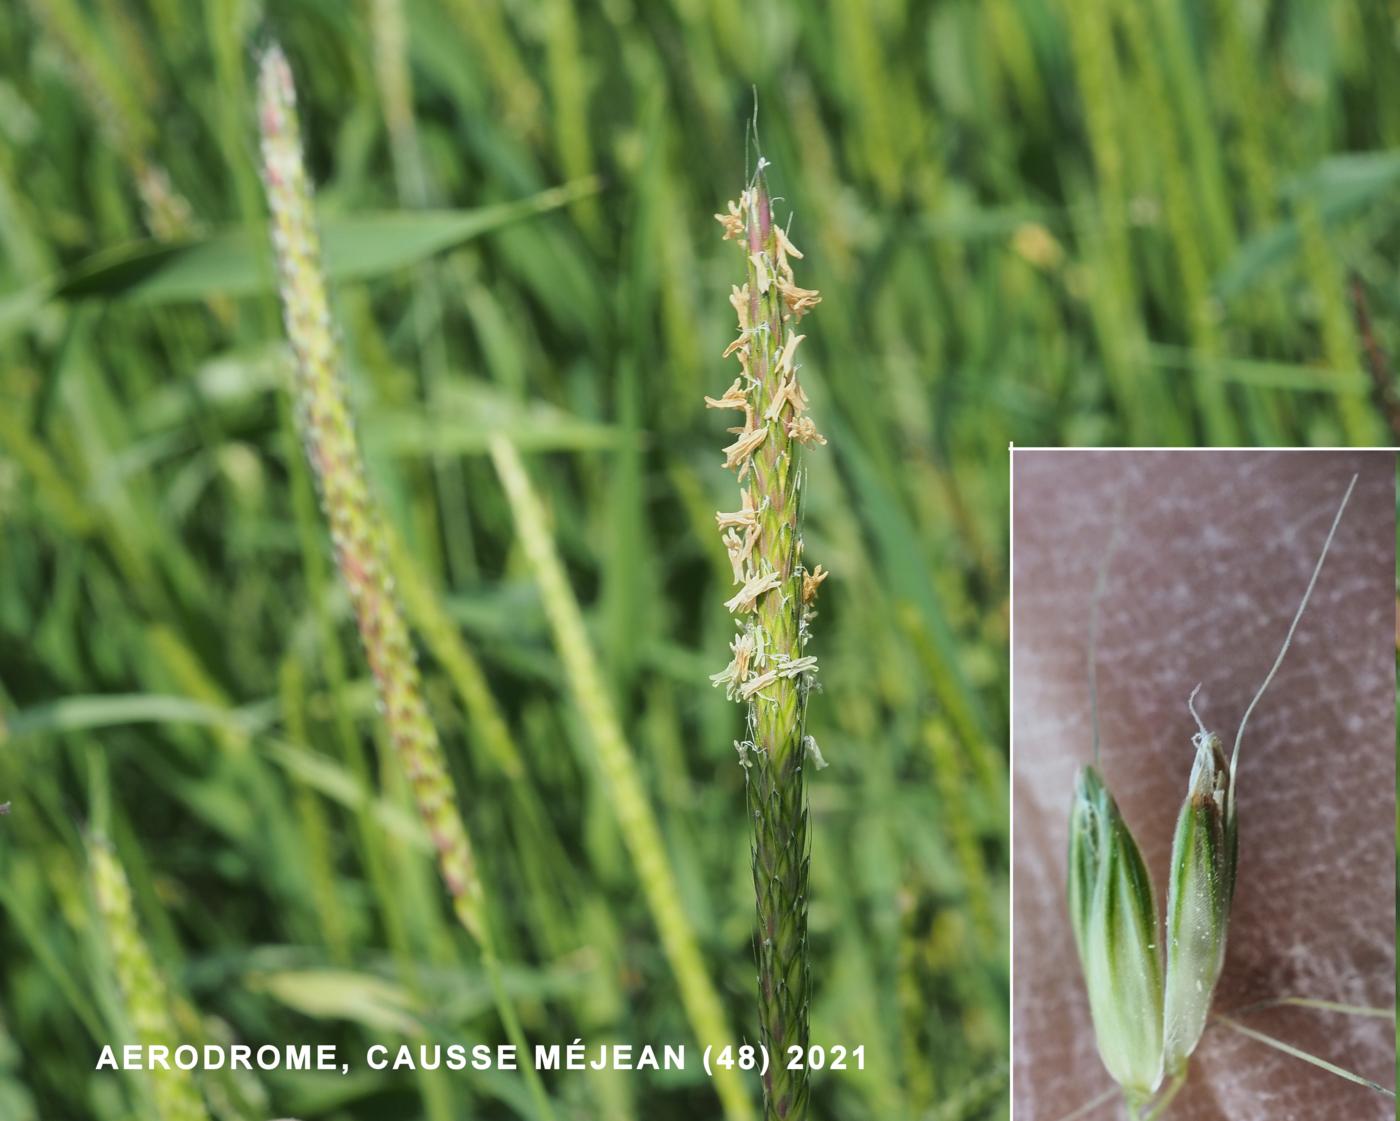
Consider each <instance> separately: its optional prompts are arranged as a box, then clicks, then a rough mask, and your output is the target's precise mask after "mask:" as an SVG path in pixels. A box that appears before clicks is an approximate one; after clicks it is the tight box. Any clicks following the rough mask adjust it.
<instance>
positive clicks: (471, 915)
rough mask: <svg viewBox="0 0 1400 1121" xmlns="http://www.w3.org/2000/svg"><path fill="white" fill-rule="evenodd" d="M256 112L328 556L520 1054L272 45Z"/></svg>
mask: <svg viewBox="0 0 1400 1121" xmlns="http://www.w3.org/2000/svg"><path fill="white" fill-rule="evenodd" d="M258 120H259V126H260V130H261V142H262V157H263V179H264V183H265V185H266V191H267V201H268V209H269V210H270V212H271V217H272V241H273V248H274V250H275V254H276V258H277V269H278V275H279V281H280V283H279V290H280V294H281V299H282V310H283V318H284V320H285V323H286V328H287V335H288V337H289V338H290V340H291V344H292V350H293V352H294V354H295V356H296V375H295V377H296V400H297V420H298V425H299V427H300V430H301V434H302V440H303V443H304V445H305V448H306V455H307V458H308V459H309V460H310V461H311V466H312V469H313V471H314V473H315V476H316V481H317V484H318V487H319V491H320V498H321V507H322V509H323V511H324V512H325V515H326V520H327V521H328V522H329V523H330V530H331V540H332V543H333V544H334V547H335V557H336V564H337V566H338V567H339V569H340V573H341V577H342V578H343V579H344V581H345V585H346V587H347V589H348V590H349V593H350V600H351V604H352V605H353V608H354V612H355V621H356V623H357V625H358V627H359V632H360V638H361V641H362V643H363V645H364V649H365V655H366V657H367V658H368V660H369V664H370V670H371V672H372V674H373V676H374V684H375V690H376V692H377V694H378V697H379V703H380V709H381V712H382V714H383V717H384V721H385V724H386V725H387V726H388V730H389V737H390V740H391V741H392V743H393V747H394V751H395V753H396V755H397V757H398V760H399V763H400V765H401V766H402V767H403V769H404V772H405V773H406V775H407V776H408V779H409V783H410V785H411V787H412V790H413V797H414V801H415V803H416V805H417V808H418V814H419V816H420V817H421V818H422V819H423V822H424V824H425V825H426V826H427V828H428V832H429V835H430V836H431V838H432V842H433V847H434V849H435V850H436V852H437V864H438V871H439V874H440V875H441V877H442V881H443V884H444V886H445V887H446V888H447V892H448V895H449V896H450V897H451V900H452V908H453V911H454V912H455V914H456V916H457V919H458V921H460V922H461V924H462V926H463V927H464V928H465V929H466V930H467V932H468V933H469V934H470V935H471V936H472V938H473V939H474V940H475V941H476V943H477V945H478V946H479V947H480V949H481V954H482V964H483V967H484V968H485V969H486V972H487V974H488V978H489V980H490V982H491V984H492V988H493V992H494V996H495V1000H496V1006H497V1010H498V1012H499V1013H500V1016H501V1019H502V1023H503V1024H504V1026H505V1028H506V1031H507V1034H508V1035H509V1036H510V1037H511V1039H512V1041H513V1042H514V1043H515V1044H516V1045H517V1047H518V1048H519V1050H520V1051H521V1052H522V1053H523V1052H525V1050H526V1045H525V1040H524V1033H523V1032H522V1031H521V1029H520V1026H519V1022H518V1019H517V1017H516V1014H515V1010H514V1007H513V1005H512V1004H511V1003H510V1001H509V1000H508V998H507V997H506V996H505V991H504V987H503V983H502V981H501V977H500V970H499V966H498V962H497V958H496V952H495V948H494V945H493V941H492V938H491V934H490V929H489V926H488V924H487V921H486V916H485V898H484V895H485V893H484V890H483V887H482V883H481V879H480V877H479V875H478V872H477V866H476V860H475V857H474V855H473V852H472V847H471V842H470V840H469V839H468V837H467V832H466V829H465V827H464V826H463V824H462V819H461V815H460V814H459V812H458V809H457V792H456V789H455V786H454V784H453V782H452V778H451V775H450V774H449V773H448V770H447V763H446V759H445V757H444V755H443V750H442V745H441V743H440V741H439V739H438V734H437V729H436V727H435V726H434V724H433V721H432V718H431V716H430V715H429V713H428V708H427V704H426V703H425V701H424V698H423V686H422V681H421V679H420V676H419V672H418V665H417V662H416V660H415V658H414V653H413V647H412V645H411V643H410V640H409V632H408V626H407V624H406V623H405V621H404V616H403V614H402V612H401V611H400V609H399V604H398V600H397V597H396V596H395V592H394V586H393V580H392V578H391V576H390V560H389V542H388V535H387V533H386V531H385V530H384V528H383V526H382V525H381V524H380V518H379V512H378V510H377V508H376V506H375V503H374V500H373V497H372V496H371V494H370V491H369V486H368V483H367V481H366V476H365V470H364V463H363V460H362V458H361V455H360V448H359V442H358V440H357V438H356V435H355V429H354V423H353V418H352V416H351V413H350V402H349V398H348V396H347V394H346V388H345V383H344V380H343V377H342V374H341V368H340V354H339V346H338V344H337V341H336V338H335V333H334V330H333V326H332V320H331V315H330V306H329V302H328V299H327V293H326V280H325V275H324V273H323V271H322V268H321V251H320V242H319V238H318V235H317V232H316V227H315V222H314V219H313V213H312V203H311V186H310V183H309V181H308V179H307V175H306V167H305V164H304V162H303V159H302V146H301V132H300V126H299V124H298V121H297V114H296V94H295V89H294V86H293V83H292V73H291V68H290V67H289V66H288V64H287V59H286V57H285V55H283V53H282V51H281V49H280V48H278V47H276V46H273V47H272V48H270V49H269V50H268V51H267V53H266V54H264V55H263V58H262V62H261V65H260V67H259V74H258ZM521 1069H522V1072H523V1074H524V1076H525V1080H526V1082H527V1083H528V1084H529V1086H530V1089H531V1092H532V1095H533V1098H534V1102H535V1106H536V1110H537V1112H538V1113H539V1114H540V1116H542V1117H549V1116H552V1110H551V1108H550V1106H549V1103H548V1099H547V1098H546V1097H545V1095H544V1090H543V1086H542V1085H541V1083H540V1081H539V1076H538V1075H537V1074H536V1073H535V1071H534V1068H533V1066H531V1065H529V1064H525V1065H523V1066H522V1068H521Z"/></svg>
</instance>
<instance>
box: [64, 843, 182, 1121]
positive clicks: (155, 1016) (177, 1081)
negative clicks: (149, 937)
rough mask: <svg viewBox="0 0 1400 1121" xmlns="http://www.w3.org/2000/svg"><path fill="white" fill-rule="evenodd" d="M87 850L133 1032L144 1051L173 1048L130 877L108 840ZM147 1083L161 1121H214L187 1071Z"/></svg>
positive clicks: (158, 1075) (165, 999) (152, 1076)
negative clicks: (158, 1047) (144, 1048)
mask: <svg viewBox="0 0 1400 1121" xmlns="http://www.w3.org/2000/svg"><path fill="white" fill-rule="evenodd" d="M87 850H88V851H87V856H88V873H89V876H90V879H91V883H92V895H93V900H94V902H95V903H96V905H97V914H98V918H99V920H100V921H101V930H102V935H103V942H104V943H105V945H106V947H107V950H108V953H109V955H110V959H111V965H112V972H113V973H114V975H115V976H116V980H117V985H118V987H119V989H120V990H121V996H122V1005H123V1008H124V1010H125V1013H126V1016H127V1019H128V1021H129V1023H130V1025H131V1030H132V1031H133V1032H135V1033H136V1041H137V1042H139V1043H140V1044H141V1045H143V1046H148V1047H149V1046H152V1045H163V1046H166V1047H173V1046H174V1045H175V1042H176V1041H177V1040H178V1039H179V1034H178V1032H177V1031H176V1027H175V1021H174V1018H173V1017H172V1015H171V1011H170V994H169V990H168V989H167V988H166V986H165V981H164V979H163V978H162V977H161V975H160V970H159V969H157V968H156V963H155V959H154V958H153V957H152V956H151V949H150V947H149V946H148V945H147V944H146V939H145V938H144V937H143V936H142V934H141V928H140V925H139V924H138V922H137V919H136V908H135V905H134V904H133V902H132V899H131V884H130V883H129V882H128V880H127V878H126V872H125V870H124V869H123V868H122V866H121V862H120V861H118V859H117V854H116V853H115V852H114V851H113V850H112V846H111V844H110V842H108V841H107V840H106V839H105V838H102V837H95V836H94V837H89V838H88V841H87ZM143 1080H144V1081H145V1082H146V1084H147V1085H148V1086H149V1089H150V1095H151V1104H152V1105H153V1106H154V1107H155V1116H156V1121H209V1113H208V1112H207V1111H206V1110H205V1108H204V1099H203V1098H202V1097H201V1096H200V1092H199V1088H198V1086H196V1085H195V1081H194V1076H193V1075H192V1074H191V1073H190V1072H189V1071H188V1070H182V1069H180V1068H179V1067H178V1066H176V1067H172V1068H171V1069H169V1070H152V1071H149V1072H147V1074H146V1075H144V1076H143Z"/></svg>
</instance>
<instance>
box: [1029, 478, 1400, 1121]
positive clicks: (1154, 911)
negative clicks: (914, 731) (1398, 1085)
mask: <svg viewBox="0 0 1400 1121" xmlns="http://www.w3.org/2000/svg"><path fill="white" fill-rule="evenodd" d="M1395 466H1396V464H1395V457H1394V455H1393V454H1392V453H1390V452H1384V451H1348V452H1323V451H1302V450H1298V451H1258V452H1255V451H1228V450H1218V451H1214V450H1182V451H1049V450H1046V451H1040V450H1027V451H1015V452H1013V455H1012V487H1013V493H1012V533H1013V547H1012V589H1013V601H1012V734H1013V741H1012V814H1013V836H1012V854H1013V855H1012V860H1013V865H1012V885H1013V902H1012V919H1013V936H1012V954H1013V963H1012V965H1013V984H1012V990H1013V997H1012V1005H1013V1008H1012V1012H1013V1057H1012V1058H1013V1061H1012V1079H1013V1081H1012V1102H1013V1116H1014V1117H1015V1118H1016V1119H1017V1121H1067V1119H1069V1118H1076V1119H1077V1118H1086V1119H1095V1118H1101V1119H1108V1118H1121V1117H1124V1116H1128V1117H1131V1118H1135V1119H1142V1121H1146V1119H1148V1118H1161V1119H1162V1121H1217V1119H1225V1118H1250V1117H1272V1118H1280V1117H1299V1118H1304V1117H1324V1116H1325V1117H1349V1118H1357V1119H1367V1118H1375V1119H1377V1121H1379V1119H1380V1118H1391V1117H1393V1116H1394V1113H1395V1100H1394V1087H1395V1020H1394V1008H1395V742H1396V732H1395V704H1396V697H1395V665H1396V662H1395V656H1396V571H1395V508H1396V490H1395Z"/></svg>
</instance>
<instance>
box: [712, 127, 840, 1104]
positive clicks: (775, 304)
mask: <svg viewBox="0 0 1400 1121" xmlns="http://www.w3.org/2000/svg"><path fill="white" fill-rule="evenodd" d="M757 112H758V107H757V99H755V106H754V113H755V117H756V116H757ZM767 166H768V162H767V161H766V160H765V159H764V158H763V157H762V156H761V155H760V156H759V157H758V165H757V170H756V171H755V173H754V176H753V179H752V180H751V181H750V183H749V186H748V187H747V188H746V189H745V190H744V192H743V194H741V195H740V197H739V201H738V202H730V203H729V205H728V208H727V209H726V211H725V212H724V213H721V214H716V215H715V219H716V220H717V221H718V222H719V224H720V226H721V227H722V228H723V231H724V238H725V240H732V241H735V242H737V243H738V244H739V247H740V249H741V251H742V253H743V255H744V260H745V270H746V278H745V282H744V284H743V285H742V286H739V287H735V288H734V289H733V290H732V292H731V295H730V303H731V304H732V305H733V307H734V310H735V311H736V312H737V313H738V317H739V335H738V337H737V338H736V339H735V340H734V341H733V342H732V343H730V345H729V348H728V349H727V350H726V351H725V356H726V357H727V356H728V355H730V354H733V355H736V356H737V358H738V360H739V367H740V376H739V377H738V378H736V379H735V381H734V383H733V384H732V385H731V386H730V387H729V389H727V390H726V391H725V392H724V394H723V395H722V396H720V397H718V398H714V397H706V398H705V405H706V407H707V408H713V409H733V410H735V411H738V412H741V413H742V414H743V418H744V419H743V424H742V425H740V426H738V427H735V428H731V429H730V430H729V431H730V432H731V433H732V434H734V435H735V436H736V439H735V441H734V442H733V443H732V444H731V445H730V446H729V447H727V448H726V449H725V466H726V467H732V468H734V469H735V471H736V472H737V473H738V477H739V483H740V486H741V494H740V509H739V510H738V511H737V512H734V513H724V512H720V513H719V514H717V515H716V520H717V522H718V524H719V528H720V530H721V533H722V540H723V541H724V545H725V548H726V550H727V551H728V553H729V560H730V564H731V566H732V568H733V573H734V583H735V584H738V585H740V587H739V591H738V592H737V593H736V594H735V595H734V596H733V598H731V599H730V600H729V601H728V602H727V603H726V604H725V606H726V607H727V608H729V610H730V611H731V612H733V613H734V615H735V622H736V625H737V627H738V633H737V634H736V635H735V638H734V641H733V644H732V646H731V650H732V652H733V655H734V656H733V658H732V659H731V660H730V662H729V665H728V666H726V667H725V668H724V670H722V671H721V672H720V673H717V674H714V675H712V677H711V679H710V680H711V681H712V682H713V683H714V684H715V685H724V686H725V691H726V693H727V695H728V696H729V697H730V698H731V699H739V700H742V701H744V702H745V703H746V706H747V721H748V726H747V735H748V740H747V741H746V742H745V743H743V744H741V745H740V759H741V761H742V763H743V765H744V781H745V788H746V790H747V796H748V803H749V812H750V814H751V815H752V818H753V829H754V834H753V882H754V892H755V896H756V900H757V911H758V916H757V918H758V937H757V938H756V939H755V947H756V951H757V956H758V985H759V1023H760V1029H761V1034H762V1038H763V1042H764V1044H765V1045H766V1046H767V1048H768V1054H769V1066H768V1070H767V1072H766V1073H765V1074H764V1076H763V1090H764V1109H765V1116H766V1117H768V1118H770V1119H779V1121H796V1119H801V1118H805V1117H807V1107H808V1096H809V1089H808V1080H807V1074H806V1071H805V1069H797V1070H793V1069H789V1064H788V1062H787V1058H786V1056H787V1055H788V1050H789V1048H791V1047H793V1046H799V1047H801V1048H802V1050H803V1053H805V1052H806V1049H807V1037H808V1003H809V1001H810V993H811V983H810V968H811V966H810V954H809V950H808V945H807V879H808V870H809V867H808V866H809V862H810V849H811V836H810V824H809V820H808V816H807V792H806V787H805V774H806V766H807V760H808V756H809V754H810V755H811V757H812V758H813V760H814V761H815V760H820V759H821V756H820V752H818V751H816V750H815V741H814V740H812V741H811V743H812V746H813V749H814V750H812V751H811V752H809V751H808V750H807V746H806V745H807V742H808V741H809V740H810V737H808V736H806V731H805V724H806V711H807V693H808V690H809V689H810V688H811V682H812V679H813V677H814V676H815V675H816V672H817V662H816V658H814V657H812V656H810V655H804V654H803V648H804V647H805V646H806V644H807V640H808V638H809V637H810V632H809V623H810V620H811V618H812V617H813V615H814V612H813V611H812V609H811V604H812V603H813V601H814V600H815V599H816V595H817V589H818V588H819V587H820V585H821V583H822V581H823V580H825V579H826V572H825V570H824V569H822V568H821V567H820V566H818V567H817V568H816V569H815V570H813V571H812V572H808V571H807V569H806V568H804V567H803V564H802V523H801V509H802V487H803V484H804V481H805V474H804V472H803V470H802V463H801V458H802V457H801V450H802V445H805V444H812V443H818V444H824V443H826V440H825V439H824V438H823V437H822V436H821V434H820V433H819V432H818V431H817V429H816V426H815V425H814V424H813V422H812V419H811V417H809V416H807V415H806V412H807V395H806V393H805V392H803V389H802V386H801V383H800V382H799V380H798V370H799V368H800V367H799V364H798V363H797V362H796V360H795V356H796V353H797V347H798V344H799V343H801V342H802V340H803V339H804V338H805V337H806V336H804V335H799V334H797V333H796V330H795V328H796V325H797V323H798V321H799V320H800V319H801V318H802V316H803V315H805V314H806V313H807V311H809V310H810V309H811V308H813V307H815V306H816V305H817V304H818V303H819V302H820V301H821V296H820V294H819V293H817V292H816V291H814V290H812V289H809V288H801V287H799V286H798V285H797V283H796V280H795V278H794V275H793V270H792V260H793V259H801V257H802V254H801V253H800V252H799V251H798V250H797V248H796V246H794V245H793V244H792V242H791V241H790V240H789V239H788V236H787V233H786V231H785V230H784V229H783V228H782V227H781V226H779V225H778V224H777V223H775V222H774V221H773V208H772V202H771V199H770V197H769V194H768V185H767V181H766V176H765V174H764V172H765V169H766V167H767ZM741 531H742V532H741ZM824 765H825V763H824V762H819V763H817V766H818V767H819V768H820V767H821V766H824ZM801 1065H802V1064H799V1066H801Z"/></svg>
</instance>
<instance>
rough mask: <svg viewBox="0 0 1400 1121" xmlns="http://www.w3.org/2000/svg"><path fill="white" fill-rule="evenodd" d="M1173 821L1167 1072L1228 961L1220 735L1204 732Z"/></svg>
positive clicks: (1199, 1024)
mask: <svg viewBox="0 0 1400 1121" xmlns="http://www.w3.org/2000/svg"><path fill="white" fill-rule="evenodd" d="M1194 742H1195V745H1196V762H1195V764H1194V765H1193V766H1192V768H1191V783H1190V787H1189V789H1188V791H1187V794H1186V800H1185V801H1184V802H1183V803H1182V806H1181V813H1180V815H1179V816H1178V817H1177V821H1176V836H1175V838H1174V839H1173V841H1172V863H1171V882H1170V885H1169V886H1168V889H1167V988H1166V1013H1165V1014H1166V1019H1165V1021H1164V1035H1165V1054H1164V1060H1165V1063H1166V1068H1167V1070H1168V1072H1170V1073H1173V1074H1175V1073H1176V1072H1177V1071H1179V1070H1180V1069H1181V1068H1182V1067H1184V1066H1185V1064H1186V1060H1187V1059H1188V1058H1189V1057H1190V1055H1191V1052H1192V1051H1194V1050H1195V1049H1196V1043H1197V1042H1198V1041H1199V1040H1200V1038H1201V1032H1202V1031H1204V1030H1205V1026H1206V1016H1207V1015H1208V1014H1209V1012H1210V1001H1211V995H1212V994H1213V993H1214V991H1215V982H1216V981H1217V980H1218V979H1219V977H1220V968H1221V966H1222V965H1224V963H1225V933H1226V930H1227V929H1228V926H1229V921H1230V900H1231V898H1232V897H1233V895H1234V889H1235V852H1236V843H1235V842H1236V832H1235V817H1234V813H1233V811H1232V807H1230V805H1229V803H1230V801H1231V799H1230V798H1229V797H1228V794H1229V785H1230V778H1229V769H1228V764H1227V763H1226V760H1225V750H1224V748H1223V747H1222V746H1221V743H1220V737H1219V736H1217V735H1215V734H1214V733H1211V732H1207V731H1205V729H1204V728H1203V729H1202V730H1201V731H1200V732H1199V733H1198V734H1197V735H1196V736H1195V737H1194Z"/></svg>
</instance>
